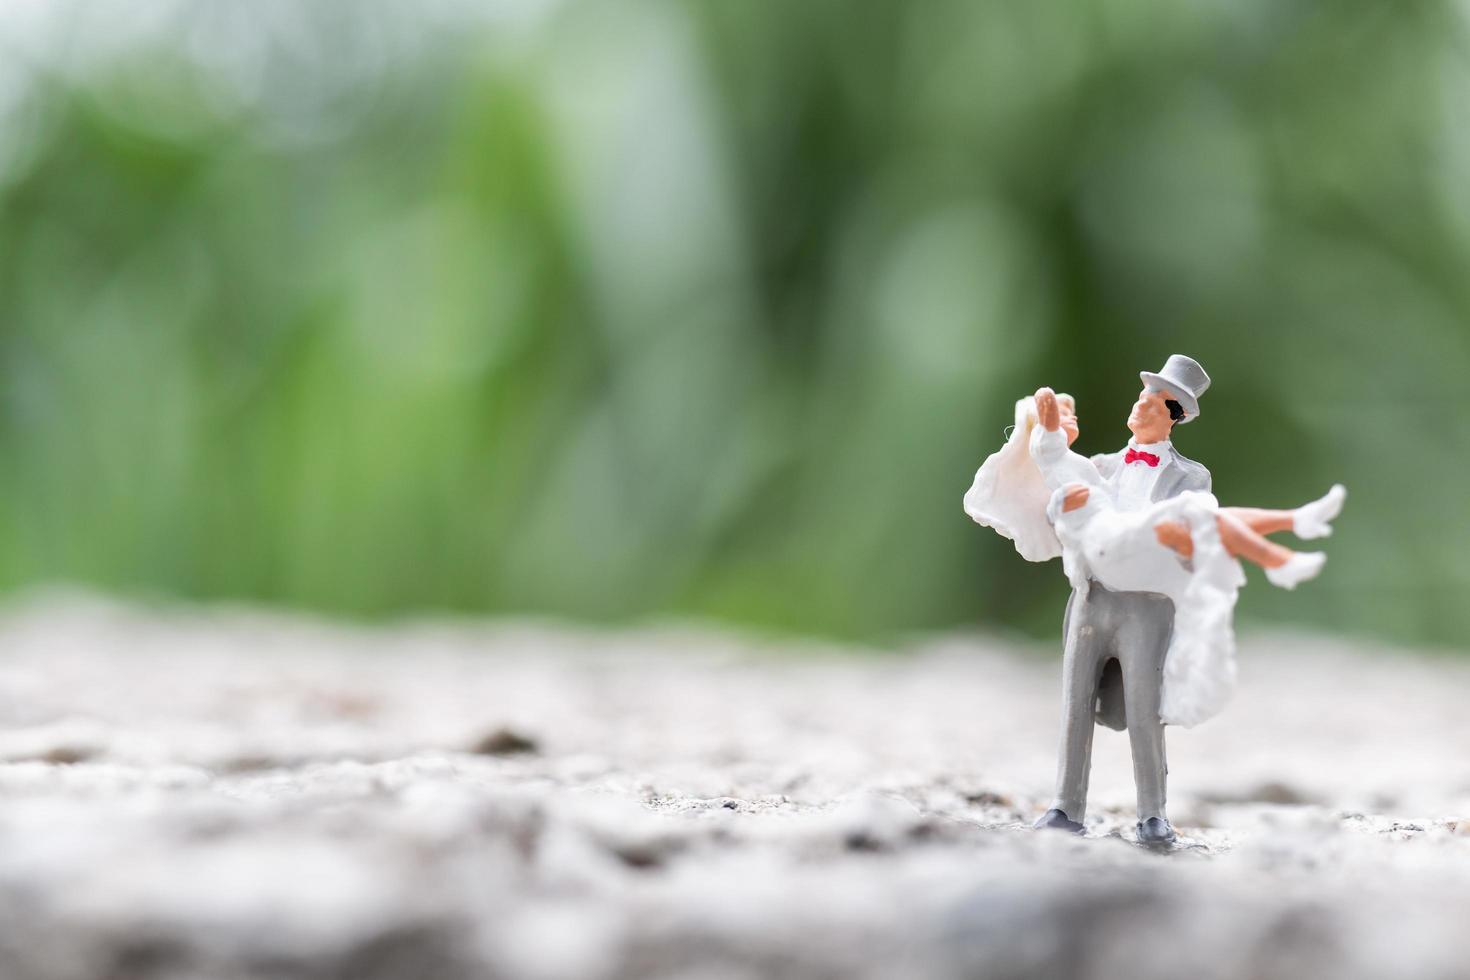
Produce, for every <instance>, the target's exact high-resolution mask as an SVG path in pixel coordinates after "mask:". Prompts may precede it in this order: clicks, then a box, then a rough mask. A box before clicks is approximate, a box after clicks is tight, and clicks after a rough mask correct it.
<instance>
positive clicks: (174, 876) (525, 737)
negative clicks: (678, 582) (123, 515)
mask: <svg viewBox="0 0 1470 980" xmlns="http://www.w3.org/2000/svg"><path fill="white" fill-rule="evenodd" d="M1241 666H1242V684H1241V690H1240V692H1239V693H1238V694H1237V696H1236V698H1235V700H1234V702H1233V703H1232V704H1231V705H1230V706H1229V707H1228V708H1227V709H1226V711H1225V712H1224V713H1223V714H1222V716H1221V717H1219V718H1217V719H1215V720H1214V721H1212V722H1209V723H1207V724H1206V725H1204V726H1202V727H1201V728H1200V729H1198V730H1195V731H1183V730H1176V729H1170V740H1169V753H1170V762H1171V768H1172V770H1173V775H1172V782H1171V787H1170V789H1171V798H1172V801H1173V802H1172V804H1171V816H1172V817H1173V819H1174V822H1175V824H1176V826H1177V827H1178V828H1179V829H1180V830H1181V831H1182V832H1183V833H1184V834H1185V835H1187V839H1186V841H1185V842H1184V843H1182V844H1181V845H1180V846H1179V847H1177V848H1174V849H1173V850H1170V851H1167V852H1156V851H1150V850H1146V849H1143V848H1140V847H1138V846H1136V845H1135V844H1133V843H1132V841H1131V833H1132V824H1133V819H1134V816H1133V814H1132V812H1131V807H1132V781H1131V770H1130V767H1129V762H1128V754H1127V739H1126V736H1124V735H1122V734H1120V733H1114V732H1110V731H1106V730H1100V731H1099V733H1098V739H1097V751H1096V759H1095V767H1094V776H1093V809H1092V813H1091V814H1090V816H1089V834H1088V836H1087V837H1085V838H1074V837H1070V836H1068V835H1064V834H1058V833H1036V832H1033V831H1030V830H1029V829H1027V825H1028V824H1029V822H1030V821H1031V820H1032V819H1033V818H1034V817H1035V816H1036V815H1037V814H1039V813H1040V812H1041V811H1042V810H1043V809H1045V807H1046V805H1047V803H1048V801H1049V796H1050V790H1051V778H1052V773H1053V769H1054V766H1055V756H1054V749H1055V741H1056V737H1057V725H1058V721H1059V712H1060V700H1059V696H1058V694H1059V691H1058V688H1059V684H1060V680H1059V664H1058V657H1057V653H1056V651H1055V650H1052V649H1049V648H1036V647H1022V646H1020V645H1016V644H1011V643H1006V642H1001V641H997V640H994V639H977V638H944V639H937V640H928V641H919V642H915V643H914V644H912V645H911V647H910V648H908V649H906V650H904V651H902V652H901V653H876V652H872V651H848V650H838V649H832V648H819V647H812V646H803V645H796V644H790V643H786V644H781V643H775V642H763V641H757V640H751V639H748V638H740V637H732V636H730V635H728V634H721V633H716V632H710V631H701V630H696V629H685V628H667V629H659V630H642V631H634V632H619V633H604V632H595V631H586V630H577V629H571V628H566V627H555V626H546V625H536V624H524V623H517V624H478V623H419V624H411V625H400V626H395V627H392V628H384V629H367V628H352V627H344V626H339V625H332V624H327V623H322V622H315V621H310V620H305V619H297V618H287V617H277V616H270V615H266V614H260V613H253V612H248V611H228V610H225V611H210V612H200V611H162V612H160V611H158V610H144V609H140V608H135V607H128V606H122V605H114V604H109V603H104V602H100V601H96V600H88V599H84V598H77V597H72V598H62V599H57V598H51V599H46V600H37V601H30V602H26V603H23V604H20V605H16V606H12V607H10V608H9V609H8V610H5V611H3V612H0V978H3V980H106V978H115V980H124V978H127V980H132V978H149V980H152V978H168V980H214V978H231V980H233V978H240V980H245V978H250V980H255V978H271V980H294V978H341V980H386V978H400V977H401V978H412V980H438V978H443V980H460V978H466V980H468V978H486V977H492V978H493V977H516V978H520V977H525V978H537V980H542V978H544V980H597V978H621V977H698V978H709V980H735V978H746V977H767V976H771V977H822V978H827V977H830V978H892V977H980V976H983V977H998V978H1008V977H1032V976H1038V977H1039V976H1045V977H1098V978H1104V977H1130V978H1144V980H1147V978H1155V977H1157V978H1171V980H1172V978H1179V977H1190V978H1214V977H1220V978H1227V977H1252V978H1256V977H1306V976H1313V977H1318V976H1320V977H1329V976H1330V977H1346V978H1356V977H1364V978H1368V977H1373V978H1385V977H1387V978H1392V977H1414V978H1419V980H1423V978H1436V977H1464V976H1467V975H1470V752H1467V749H1470V713H1467V711H1466V703H1467V695H1470V667H1467V666H1466V665H1464V664H1461V663H1460V662H1458V661H1456V660H1454V659H1451V658H1433V657H1427V656H1423V655H1420V656H1414V655H1410V654H1405V653H1398V652H1393V651H1381V650H1373V649H1369V648H1366V647H1362V646H1357V647H1353V646H1348V645H1345V644H1343V643H1341V642H1335V641H1327V640H1322V639H1319V638H1310V637H1292V636H1280V635H1277V636H1269V637H1266V636H1256V637H1247V638H1246V639H1245V640H1244V642H1243V644H1242V652H1241Z"/></svg>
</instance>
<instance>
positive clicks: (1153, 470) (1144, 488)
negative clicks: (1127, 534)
mask: <svg viewBox="0 0 1470 980" xmlns="http://www.w3.org/2000/svg"><path fill="white" fill-rule="evenodd" d="M1128 449H1136V450H1138V451H1139V452H1141V453H1152V454H1153V455H1155V456H1157V457H1159V465H1157V466H1150V465H1148V463H1146V462H1143V461H1142V460H1136V461H1134V462H1132V463H1123V462H1122V461H1121V460H1120V461H1119V466H1118V472H1117V473H1116V474H1114V476H1113V487H1114V489H1115V490H1116V491H1117V498H1118V509H1119V510H1143V509H1144V508H1146V507H1148V505H1149V504H1151V503H1153V499H1154V485H1155V484H1157V483H1158V482H1159V475H1160V474H1161V473H1163V472H1164V468H1165V467H1167V466H1168V465H1169V464H1170V463H1172V462H1174V447H1173V446H1172V445H1171V444H1170V443H1169V440H1167V439H1165V440H1164V441H1163V442H1151V443H1148V444H1147V445H1143V446H1140V445H1138V444H1137V443H1136V442H1135V441H1134V440H1132V439H1129V440H1128ZM1128 449H1124V450H1123V454H1124V455H1125V456H1126V455H1127V454H1128Z"/></svg>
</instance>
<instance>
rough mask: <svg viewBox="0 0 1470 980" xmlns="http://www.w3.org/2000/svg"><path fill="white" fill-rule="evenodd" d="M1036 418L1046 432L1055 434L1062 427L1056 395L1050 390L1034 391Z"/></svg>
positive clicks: (1038, 389) (1060, 412)
mask: <svg viewBox="0 0 1470 980" xmlns="http://www.w3.org/2000/svg"><path fill="white" fill-rule="evenodd" d="M1036 416H1037V418H1038V419H1040V420H1041V427H1042V428H1043V429H1045V430H1046V431H1047V432H1055V431H1057V430H1058V429H1060V428H1061V427H1062V410H1061V408H1060V406H1058V405H1057V393H1056V392H1054V391H1052V390H1051V389H1050V388H1037V389H1036Z"/></svg>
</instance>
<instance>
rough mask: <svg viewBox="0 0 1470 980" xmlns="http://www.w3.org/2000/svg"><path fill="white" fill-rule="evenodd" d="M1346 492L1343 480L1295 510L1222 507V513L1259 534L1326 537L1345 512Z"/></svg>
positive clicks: (1304, 537)
mask: <svg viewBox="0 0 1470 980" xmlns="http://www.w3.org/2000/svg"><path fill="white" fill-rule="evenodd" d="M1346 498H1347V491H1346V490H1345V489H1343V486H1342V484H1341V483H1336V484H1333V486H1332V489H1331V490H1328V491H1327V492H1326V493H1325V494H1323V495H1322V496H1321V497H1319V498H1317V499H1316V500H1313V501H1312V502H1311V503H1307V504H1302V505H1301V506H1300V507H1298V508H1296V509H1295V510H1263V509H1261V508H1259V507H1221V508H1220V513H1222V514H1226V513H1228V514H1231V515H1233V516H1235V517H1237V518H1239V519H1240V520H1241V521H1242V522H1243V523H1244V524H1245V525H1246V527H1249V528H1250V529H1251V530H1252V531H1255V532H1256V533H1257V534H1275V533H1276V532H1277V531H1291V532H1293V533H1294V534H1296V536H1297V537H1299V538H1303V539H1310V538H1325V537H1327V536H1328V535H1329V534H1331V533H1332V522H1333V520H1335V519H1336V518H1337V515H1338V514H1340V513H1342V502H1343V500H1345V499H1346Z"/></svg>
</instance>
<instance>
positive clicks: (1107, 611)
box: [1054, 582, 1174, 821]
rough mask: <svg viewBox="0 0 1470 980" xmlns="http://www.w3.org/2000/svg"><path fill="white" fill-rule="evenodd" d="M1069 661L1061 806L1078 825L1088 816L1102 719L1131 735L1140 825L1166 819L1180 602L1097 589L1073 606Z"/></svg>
mask: <svg viewBox="0 0 1470 980" xmlns="http://www.w3.org/2000/svg"><path fill="white" fill-rule="evenodd" d="M1063 631H1064V633H1065V634H1066V647H1065V652H1064V654H1063V657H1062V747H1061V754H1060V758H1059V759H1058V761H1057V798H1056V803H1055V804H1054V806H1055V807H1056V808H1057V809H1059V810H1061V811H1062V812H1063V813H1065V814H1066V815H1067V816H1068V817H1070V818H1072V819H1073V820H1077V821H1081V820H1082V818H1083V816H1084V815H1086V813H1087V780H1088V776H1089V775H1090V773H1091V770H1092V734H1093V724H1094V716H1096V720H1097V721H1098V722H1100V723H1102V724H1105V725H1108V726H1109V727H1111V728H1123V727H1127V729H1128V741H1129V743H1130V745H1131V747H1132V749H1133V783H1134V785H1135V786H1136V787H1137V789H1138V818H1139V819H1140V820H1145V819H1147V818H1149V817H1164V816H1165V813H1164V803H1165V779H1166V776H1167V774H1168V771H1169V770H1168V767H1167V765H1166V764H1165V761H1164V724H1163V722H1162V721H1160V720H1159V699H1160V693H1161V691H1162V688H1163V681H1164V655H1165V654H1167V653H1168V652H1169V637H1170V635H1171V634H1172V633H1173V631H1174V603H1173V602H1172V601H1170V600H1169V599H1168V597H1166V596H1162V595H1158V594H1155V593H1151V592H1109V591H1108V590H1107V589H1105V588H1103V587H1102V586H1101V585H1099V584H1098V583H1097V582H1093V583H1091V587H1090V588H1089V590H1088V594H1087V598H1085V599H1082V598H1079V597H1078V596H1077V594H1076V593H1073V595H1072V600H1071V601H1070V602H1069V603H1068V604H1067V618H1066V622H1065V625H1064V626H1063Z"/></svg>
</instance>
